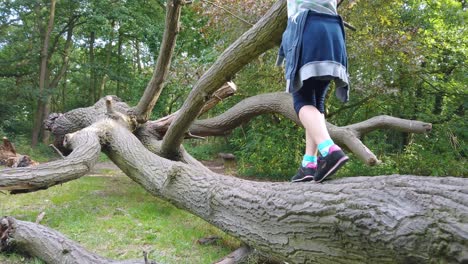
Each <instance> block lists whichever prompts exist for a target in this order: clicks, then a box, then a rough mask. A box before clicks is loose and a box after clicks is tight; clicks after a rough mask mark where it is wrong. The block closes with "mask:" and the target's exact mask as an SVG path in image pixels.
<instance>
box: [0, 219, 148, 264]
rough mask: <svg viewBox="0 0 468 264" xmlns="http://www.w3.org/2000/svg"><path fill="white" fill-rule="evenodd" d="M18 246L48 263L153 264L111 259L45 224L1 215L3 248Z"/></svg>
mask: <svg viewBox="0 0 468 264" xmlns="http://www.w3.org/2000/svg"><path fill="white" fill-rule="evenodd" d="M8 248H14V249H18V250H20V251H23V252H26V253H28V254H30V255H32V256H36V257H38V258H40V259H42V260H44V261H45V262H46V263H49V264H64V263H66V264H151V263H154V262H145V261H144V260H143V257H142V259H141V260H122V261H118V260H111V259H108V258H104V257H101V256H98V255H95V254H93V253H91V252H89V251H87V250H86V249H84V248H83V247H82V246H80V245H78V244H77V243H75V242H73V241H71V240H70V239H68V238H66V237H65V236H63V235H62V234H60V233H59V232H57V231H55V230H52V229H50V228H47V227H45V226H42V225H39V224H35V223H31V222H25V221H20V220H16V219H14V218H11V217H3V218H0V251H1V250H7V249H8Z"/></svg>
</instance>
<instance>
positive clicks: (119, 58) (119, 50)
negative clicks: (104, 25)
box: [115, 29, 123, 96]
mask: <svg viewBox="0 0 468 264" xmlns="http://www.w3.org/2000/svg"><path fill="white" fill-rule="evenodd" d="M122 40H123V32H122V30H120V29H119V40H118V44H117V61H118V63H117V65H118V68H117V75H118V76H119V77H118V78H117V87H116V88H115V95H117V96H120V85H121V84H120V78H121V75H120V73H121V72H122V71H121V70H120V66H121V65H122Z"/></svg>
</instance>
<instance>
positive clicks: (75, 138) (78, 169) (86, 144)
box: [0, 122, 106, 194]
mask: <svg viewBox="0 0 468 264" xmlns="http://www.w3.org/2000/svg"><path fill="white" fill-rule="evenodd" d="M100 125H101V126H103V125H106V123H105V122H102V123H101V124H100ZM97 131H99V128H98V127H97V126H91V127H89V128H85V129H83V130H81V131H79V132H76V133H74V134H68V135H67V136H66V141H67V143H66V144H65V145H68V146H69V147H70V148H72V149H73V152H72V153H71V154H70V155H69V156H67V157H66V158H64V159H61V160H57V161H52V162H49V163H44V164H40V165H37V166H34V167H25V168H15V169H4V170H0V190H8V191H10V192H11V193H12V194H14V193H24V192H33V191H37V190H42V189H47V188H49V187H50V186H54V185H57V184H61V183H64V182H67V181H71V180H74V179H77V178H79V177H81V176H83V175H85V174H86V173H88V172H89V171H90V170H91V168H92V167H93V166H94V164H95V163H96V161H97V159H98V157H99V153H100V151H101V146H100V142H99V134H98V132H97Z"/></svg>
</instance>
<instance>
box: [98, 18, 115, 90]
mask: <svg viewBox="0 0 468 264" xmlns="http://www.w3.org/2000/svg"><path fill="white" fill-rule="evenodd" d="M111 25H112V31H111V33H110V37H109V42H108V43H107V45H106V61H105V64H104V75H103V76H102V79H101V84H100V85H99V90H98V96H97V98H101V97H102V96H103V94H104V90H105V88H106V82H107V79H109V65H110V59H111V55H112V41H113V39H114V26H115V21H112V23H111Z"/></svg>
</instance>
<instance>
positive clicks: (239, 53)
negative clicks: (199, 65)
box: [162, 0, 287, 158]
mask: <svg viewBox="0 0 468 264" xmlns="http://www.w3.org/2000/svg"><path fill="white" fill-rule="evenodd" d="M286 13H287V11H286V1H285V0H279V1H278V2H277V3H275V4H274V5H273V7H272V8H271V9H270V10H269V11H268V12H267V13H266V14H265V16H264V17H263V18H262V19H260V20H259V21H258V22H257V23H256V24H255V26H253V27H252V28H251V29H250V30H248V31H247V32H245V33H244V34H243V35H242V36H241V37H240V38H239V39H238V40H236V41H235V42H234V43H233V44H232V45H231V46H230V47H229V48H228V49H226V50H225V51H224V52H223V54H221V56H220V57H218V59H217V60H216V62H215V63H214V64H213V65H212V66H211V68H210V69H209V70H208V71H207V72H206V73H205V74H204V75H203V76H202V77H201V78H200V79H199V80H198V82H197V84H196V85H195V87H194V89H193V90H192V92H191V93H190V94H189V96H188V98H187V100H185V103H184V105H183V106H182V108H181V110H180V114H179V115H178V116H177V117H176V119H175V121H174V122H172V124H171V126H170V127H169V130H168V133H167V134H166V136H165V137H164V140H163V144H162V155H163V156H165V157H169V158H176V155H177V152H178V151H177V150H178V148H179V146H180V144H181V143H182V141H183V139H184V136H185V133H186V132H187V130H188V129H189V127H190V126H191V124H192V123H193V121H194V120H195V119H196V117H197V116H198V114H199V113H200V110H201V109H202V107H203V105H204V104H205V102H206V101H207V100H208V99H209V98H210V96H211V94H212V93H213V92H214V91H215V90H216V89H218V88H219V87H221V85H222V84H223V83H225V82H227V81H229V80H230V79H231V78H232V76H233V75H234V74H235V73H236V72H238V71H239V70H240V69H242V67H243V66H245V65H246V64H247V63H249V62H250V61H252V60H253V59H254V58H256V57H257V56H258V55H260V54H262V53H263V52H265V51H267V50H268V49H270V48H272V47H274V46H275V45H277V44H279V42H280V39H281V34H282V33H283V31H284V29H285V27H286V16H287V15H286Z"/></svg>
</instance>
